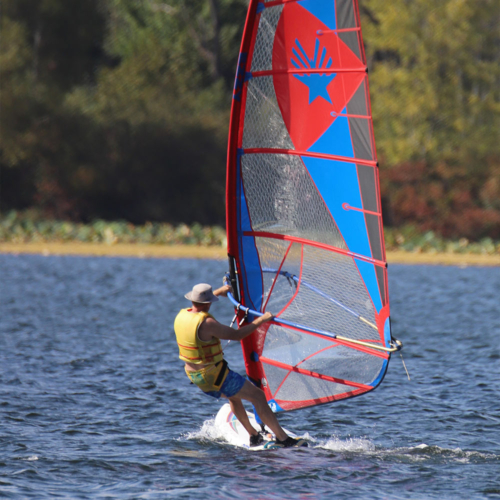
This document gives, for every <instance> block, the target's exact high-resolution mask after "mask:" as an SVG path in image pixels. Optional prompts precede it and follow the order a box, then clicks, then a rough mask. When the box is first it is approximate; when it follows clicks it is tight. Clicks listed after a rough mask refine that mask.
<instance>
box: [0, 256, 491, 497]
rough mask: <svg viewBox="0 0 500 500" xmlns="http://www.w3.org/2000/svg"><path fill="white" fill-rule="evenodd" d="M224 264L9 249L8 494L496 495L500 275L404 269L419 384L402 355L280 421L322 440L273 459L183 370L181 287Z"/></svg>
mask: <svg viewBox="0 0 500 500" xmlns="http://www.w3.org/2000/svg"><path fill="white" fill-rule="evenodd" d="M225 270H226V265H225V263H224V262H217V261H208V260H204V261H203V260H202V261H195V260H152V259H151V260H149V259H143V260H141V259H112V258H79V257H41V256H7V255H0V277H1V296H0V299H1V311H0V313H1V314H0V362H1V364H0V497H2V498H15V499H19V498H23V499H24V498H26V499H44V498H47V499H49V498H50V499H52V498H75V499H80V498H81V499H88V498H98V499H99V498H103V499H111V498H120V499H132V498H134V499H135V498H141V499H157V498H186V499H189V498H198V497H199V498H223V499H232V498H238V499H242V498H266V499H274V498H276V499H278V498H279V499H281V498H293V499H302V498H333V497H335V498H373V499H400V498H405V499H406V498H411V499H415V498H416V499H419V498H425V499H428V498H431V499H434V498H435V499H442V498H466V499H469V498H500V314H499V310H500V298H499V297H500V269H497V268H494V269H478V268H467V269H459V268H452V267H426V266H392V267H391V269H390V288H391V300H392V313H393V328H394V332H395V335H396V336H397V337H399V338H401V339H402V340H403V341H404V343H405V350H404V357H405V361H406V364H407V367H408V369H409V371H410V374H411V377H412V380H411V381H408V380H407V378H406V374H405V372H404V369H403V366H402V364H401V361H400V358H399V356H394V357H393V360H392V361H391V366H390V367H389V373H388V375H387V376H386V379H385V381H384V383H383V384H382V386H381V387H380V388H379V389H377V391H375V392H374V393H372V394H369V395H366V396H363V397H360V398H357V399H354V400H351V401H345V402H339V403H337V404H334V405H326V406H321V407H316V408H310V409H306V410H302V411H298V412H292V413H289V414H285V415H282V416H281V418H280V419H281V421H282V423H283V424H284V425H285V426H286V427H288V428H290V429H293V430H295V431H298V432H302V431H304V432H305V431H307V432H308V433H309V436H310V439H311V442H312V447H311V448H309V449H307V450H295V451H291V452H290V451H284V450H281V451H277V452H267V453H251V452H248V451H245V450H242V449H235V448H232V447H229V446H228V445H226V444H224V443H223V441H222V440H221V438H220V436H218V435H217V432H216V429H215V427H214V424H213V417H214V415H215V414H216V412H217V410H218V408H219V406H220V403H217V402H216V401H215V400H212V399H210V398H207V397H205V396H203V395H202V394H201V393H199V392H197V391H195V389H194V388H193V387H192V386H189V384H188V381H187V378H186V377H185V375H184V373H183V370H182V368H181V365H180V363H179V361H178V360H177V350H176V344H175V340H174V336H173V331H172V321H173V318H174V316H175V314H176V312H177V310H178V309H179V308H181V307H183V306H184V305H185V304H184V299H183V298H182V295H183V294H184V293H185V292H186V291H187V290H188V289H189V288H191V286H192V284H193V283H195V282H198V281H207V282H210V283H212V284H213V285H214V286H216V285H217V284H218V283H220V277H221V276H222V275H223V273H224V272H225ZM215 314H216V316H217V317H218V318H219V319H220V320H222V321H225V322H229V321H230V319H231V309H230V307H229V305H228V304H227V303H225V302H223V301H221V302H220V303H218V304H216V307H215ZM226 353H227V357H228V359H229V361H230V363H231V365H232V366H233V367H234V368H235V369H237V370H239V371H243V364H242V360H241V355H240V352H239V347H238V346H237V345H234V346H233V345H230V346H229V347H228V348H227V350H226Z"/></svg>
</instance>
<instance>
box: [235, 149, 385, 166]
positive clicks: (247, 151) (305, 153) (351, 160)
mask: <svg viewBox="0 0 500 500" xmlns="http://www.w3.org/2000/svg"><path fill="white" fill-rule="evenodd" d="M243 154H246V155H251V154H276V155H295V156H311V157H313V158H323V159H325V160H336V161H345V162H346V163H358V164H359V165H367V166H369V167H375V168H376V167H377V162H375V161H373V160H362V159H361V158H349V157H348V156H337V155H329V154H326V153H313V152H311V151H296V150H295V149H277V148H276V149H274V148H248V149H244V150H243Z"/></svg>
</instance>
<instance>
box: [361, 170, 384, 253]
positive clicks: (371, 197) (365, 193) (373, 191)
mask: <svg viewBox="0 0 500 500" xmlns="http://www.w3.org/2000/svg"><path fill="white" fill-rule="evenodd" d="M357 168H358V179H359V187H360V189H361V198H362V200H363V208H364V209H365V210H370V212H378V200H377V187H376V177H375V168H374V167H371V166H367V165H358V166H357ZM376 258H377V259H378V258H379V257H376Z"/></svg>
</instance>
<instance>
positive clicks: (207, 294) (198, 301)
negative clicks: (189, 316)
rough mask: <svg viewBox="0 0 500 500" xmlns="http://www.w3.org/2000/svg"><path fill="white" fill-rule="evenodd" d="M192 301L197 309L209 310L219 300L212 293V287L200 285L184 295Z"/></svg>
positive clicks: (205, 284) (204, 284)
mask: <svg viewBox="0 0 500 500" xmlns="http://www.w3.org/2000/svg"><path fill="white" fill-rule="evenodd" d="M184 297H186V299H188V300H190V301H191V302H192V303H193V305H194V306H195V307H196V308H197V309H207V310H208V309H209V308H210V305H211V304H212V302H217V301H218V300H219V299H218V298H217V297H216V296H215V295H214V293H213V292H212V287H211V286H210V285H208V284H207V283H199V284H198V285H195V286H194V287H193V289H192V290H191V291H190V292H188V293H186V295H184Z"/></svg>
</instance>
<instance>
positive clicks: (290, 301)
mask: <svg viewBox="0 0 500 500" xmlns="http://www.w3.org/2000/svg"><path fill="white" fill-rule="evenodd" d="M303 267H304V245H301V246H300V276H299V282H298V283H297V288H296V289H295V293H294V294H293V297H292V298H291V299H290V300H289V301H288V302H287V304H286V306H285V307H283V309H281V311H280V312H279V313H278V314H276V317H279V316H280V315H281V314H283V312H284V311H286V310H287V309H288V307H289V306H290V304H291V303H292V302H293V301H294V300H295V297H297V294H298V293H299V290H300V283H301V281H302V269H303Z"/></svg>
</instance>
